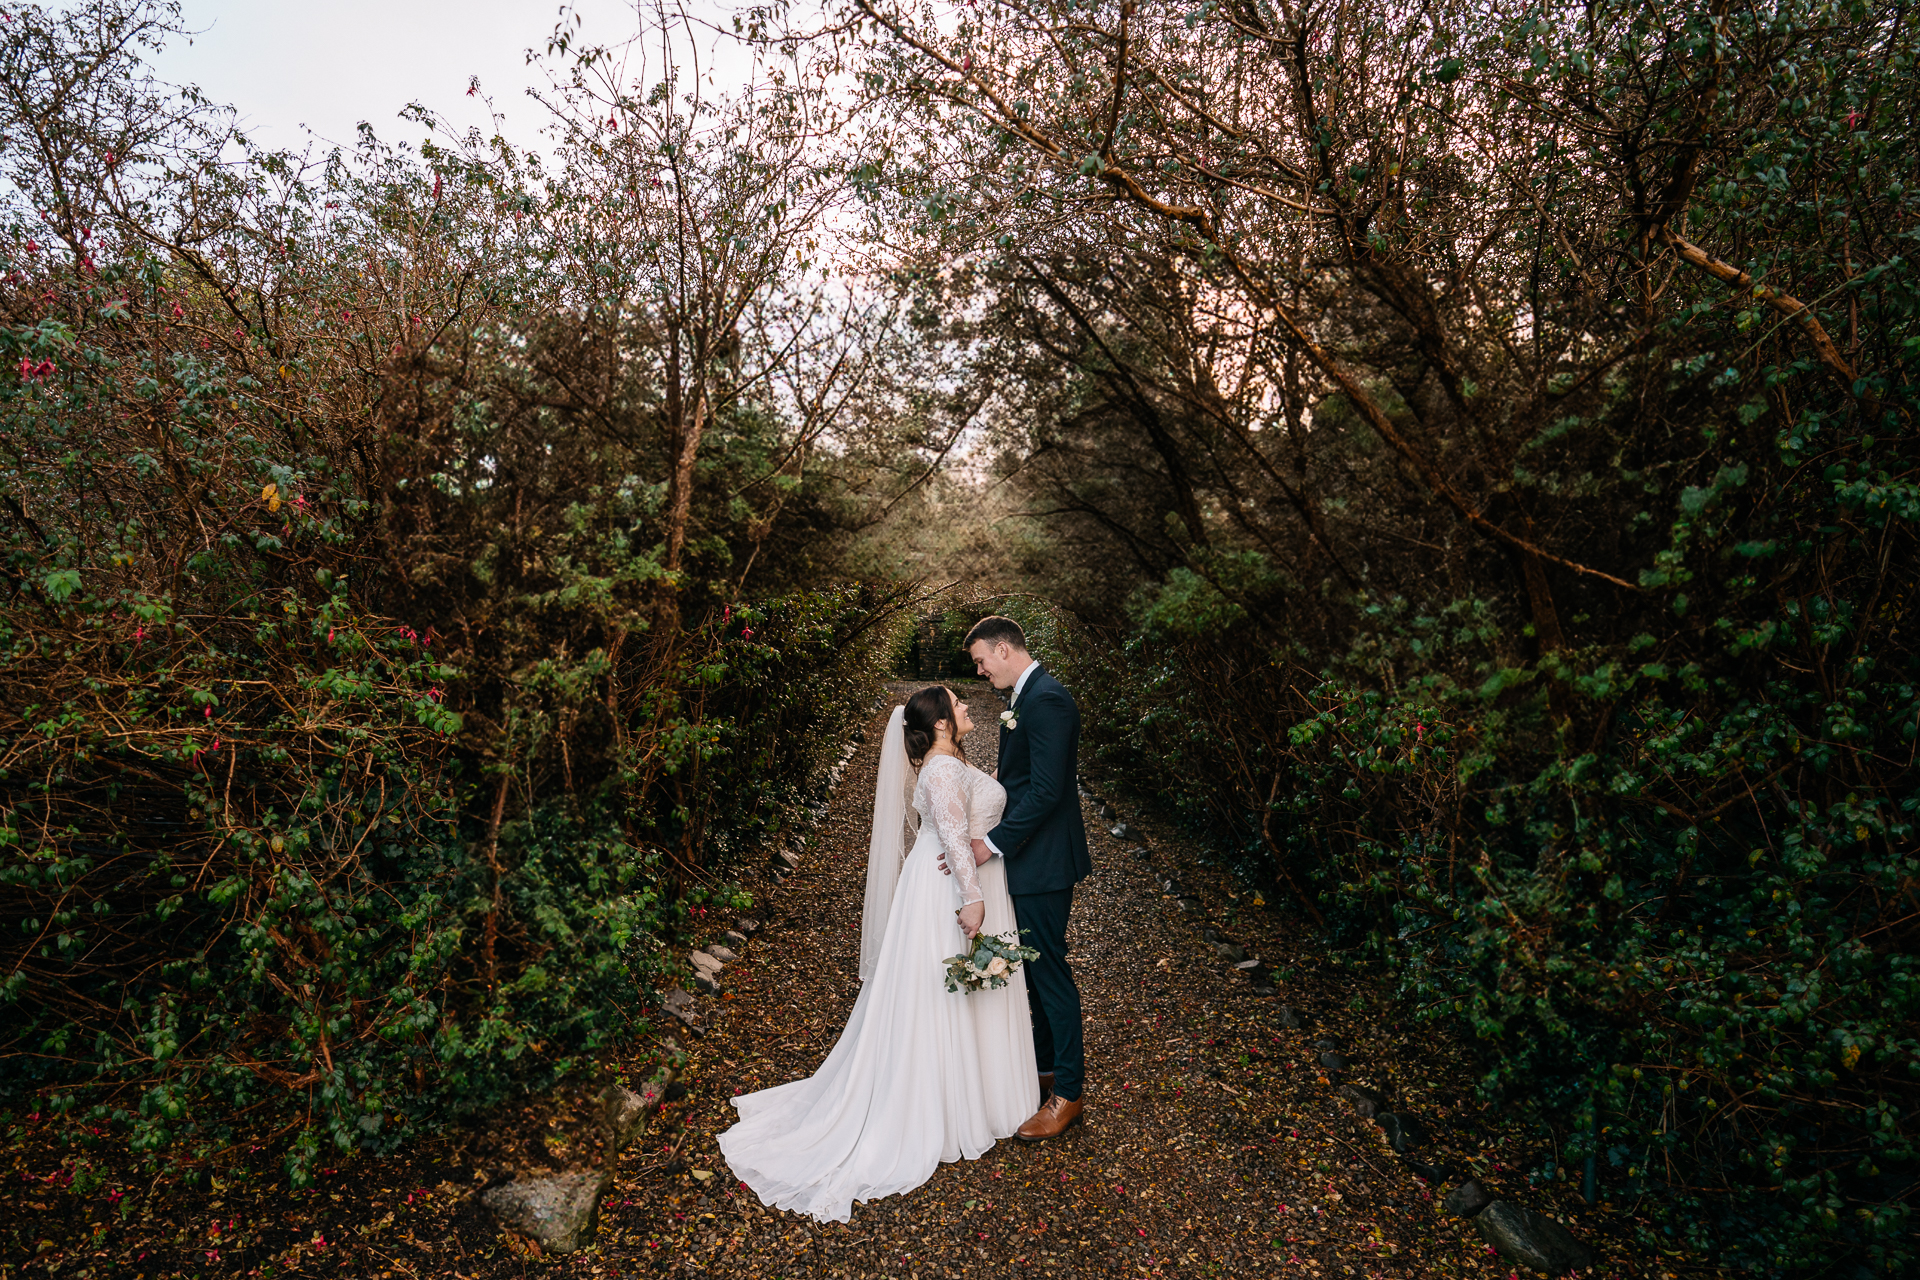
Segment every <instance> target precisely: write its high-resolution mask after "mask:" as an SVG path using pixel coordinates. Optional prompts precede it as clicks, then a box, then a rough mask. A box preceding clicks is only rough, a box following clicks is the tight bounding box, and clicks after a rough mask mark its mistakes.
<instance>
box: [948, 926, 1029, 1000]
mask: <svg viewBox="0 0 1920 1280" xmlns="http://www.w3.org/2000/svg"><path fill="white" fill-rule="evenodd" d="M1039 958H1040V953H1039V952H1038V951H1036V950H1034V949H1033V948H1032V947H1023V946H1021V945H1020V940H1019V938H1018V936H1017V935H1014V934H1005V935H997V934H991V933H983V934H980V935H978V936H977V937H975V938H974V940H973V950H971V951H964V952H962V953H961V954H959V955H957V956H948V957H947V990H949V991H979V990H982V989H983V988H992V987H1004V986H1006V985H1007V977H1008V975H1010V974H1011V973H1012V972H1013V971H1014V970H1015V969H1017V968H1019V967H1020V966H1021V965H1023V964H1025V963H1026V962H1027V961H1029V960H1038V959H1039Z"/></svg>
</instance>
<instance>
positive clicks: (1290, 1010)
mask: <svg viewBox="0 0 1920 1280" xmlns="http://www.w3.org/2000/svg"><path fill="white" fill-rule="evenodd" d="M1273 1020H1274V1021H1275V1022H1276V1023H1278V1024H1279V1026H1280V1029H1281V1030H1282V1031H1298V1030H1300V1028H1301V1027H1303V1026H1305V1025H1306V1024H1305V1023H1303V1022H1301V1021H1300V1014H1299V1012H1298V1011H1297V1010H1295V1009H1294V1007H1293V1006H1292V1005H1290V1004H1283V1005H1281V1006H1280V1007H1279V1008H1278V1009H1275V1010H1274V1011H1273Z"/></svg>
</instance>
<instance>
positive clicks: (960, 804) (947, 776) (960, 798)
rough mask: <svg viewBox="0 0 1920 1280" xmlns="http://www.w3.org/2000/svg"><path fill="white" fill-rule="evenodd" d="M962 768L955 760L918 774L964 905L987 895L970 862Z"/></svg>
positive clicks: (970, 851)
mask: <svg viewBox="0 0 1920 1280" xmlns="http://www.w3.org/2000/svg"><path fill="white" fill-rule="evenodd" d="M965 768H966V766H964V765H962V764H959V762H957V761H956V762H955V763H954V764H952V765H942V766H941V767H940V768H938V769H933V770H930V771H923V772H922V775H921V776H922V777H923V778H924V779H925V781H926V787H927V818H928V820H929V821H931V822H932V823H933V829H934V830H935V831H936V832H938V833H939V835H940V847H941V848H942V849H944V850H946V853H947V867H948V869H949V870H951V871H952V872H953V878H954V880H955V881H956V882H958V884H959V886H960V902H961V905H963V906H965V905H968V904H971V903H975V902H979V901H981V900H982V899H984V898H985V897H986V895H985V894H984V893H982V892H981V891H980V873H979V871H978V870H977V869H976V868H975V867H974V865H973V839H972V837H971V836H970V835H968V833H967V792H966V784H965V777H964V773H963V771H964V769H965Z"/></svg>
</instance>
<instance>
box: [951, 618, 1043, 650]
mask: <svg viewBox="0 0 1920 1280" xmlns="http://www.w3.org/2000/svg"><path fill="white" fill-rule="evenodd" d="M980 640H985V641H986V642H987V643H988V644H999V643H1001V642H1002V641H1005V642H1006V643H1007V644H1009V645H1012V646H1013V647H1014V648H1016V649H1018V650H1020V651H1021V652H1022V653H1024V652H1026V648H1027V633H1026V632H1024V631H1022V630H1021V629H1020V624H1019V623H1017V622H1015V621H1014V620H1013V619H1012V618H1002V617H1001V616H999V615H998V614H995V615H993V616H992V617H987V618H982V619H980V621H978V622H976V623H974V624H973V630H971V631H969V632H967V638H966V641H965V643H963V644H962V645H961V646H960V647H961V648H962V649H971V648H973V646H974V643H975V642H976V641H980Z"/></svg>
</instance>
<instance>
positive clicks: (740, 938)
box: [720, 929, 747, 951]
mask: <svg viewBox="0 0 1920 1280" xmlns="http://www.w3.org/2000/svg"><path fill="white" fill-rule="evenodd" d="M720 936H721V937H722V938H724V939H726V943H727V945H728V946H730V947H732V948H733V949H734V950H735V951H744V950H746V947H747V935H746V934H744V933H742V932H740V931H739V930H738V929H729V930H727V931H726V932H725V933H723V934H721V935H720Z"/></svg>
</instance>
